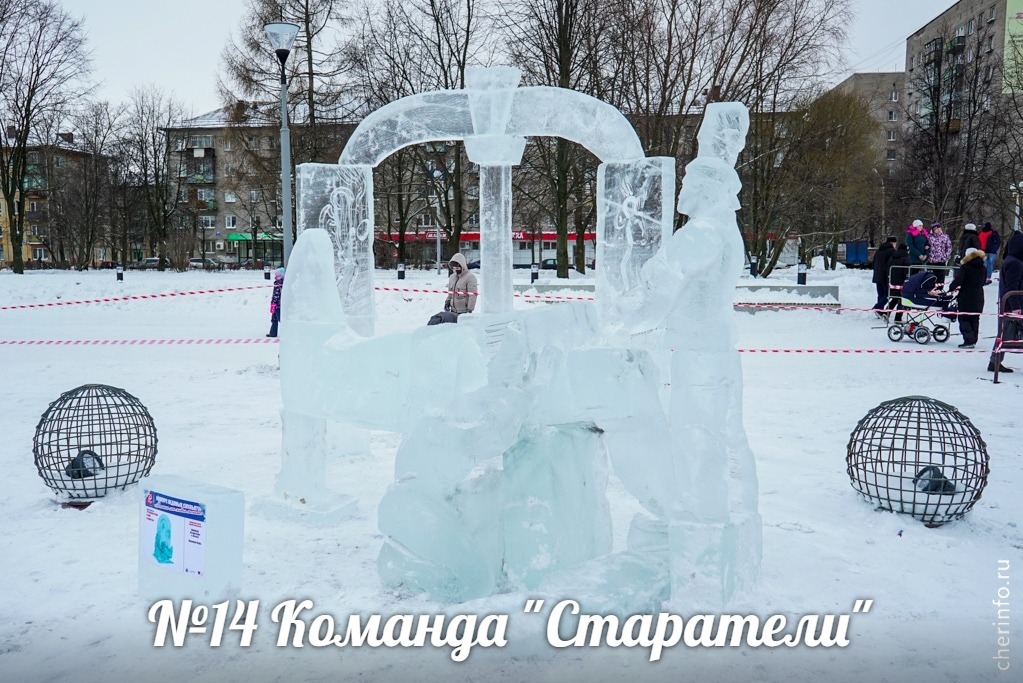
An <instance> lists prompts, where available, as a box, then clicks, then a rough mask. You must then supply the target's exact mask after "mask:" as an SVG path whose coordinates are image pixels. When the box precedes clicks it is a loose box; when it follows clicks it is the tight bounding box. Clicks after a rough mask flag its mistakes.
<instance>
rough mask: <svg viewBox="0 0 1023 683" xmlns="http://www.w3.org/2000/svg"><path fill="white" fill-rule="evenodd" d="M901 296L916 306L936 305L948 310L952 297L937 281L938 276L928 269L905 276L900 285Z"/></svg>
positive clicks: (929, 306)
mask: <svg viewBox="0 0 1023 683" xmlns="http://www.w3.org/2000/svg"><path fill="white" fill-rule="evenodd" d="M902 298H904V299H908V300H909V301H910V302H911V303H913V304H914V305H916V306H924V307H927V308H936V307H938V308H941V310H943V311H947V310H948V306H949V304H950V303H951V301H952V297H951V296H950V295H949V294H947V293H946V292H945V291H943V289H942V286H941V285H940V284H939V283H938V276H937V275H936V274H935V273H934V272H933V271H930V270H924V271H920V272H919V273H916V274H915V275H912V276H910V277H909V278H907V279H906V281H905V282H904V283H903V285H902Z"/></svg>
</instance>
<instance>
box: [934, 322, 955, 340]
mask: <svg viewBox="0 0 1023 683" xmlns="http://www.w3.org/2000/svg"><path fill="white" fill-rule="evenodd" d="M931 336H932V337H934V341H936V342H947V341H948V338H949V336H951V335H950V333H949V331H948V328H947V327H945V326H944V325H938V326H936V327H935V328H934V331H933V332H931Z"/></svg>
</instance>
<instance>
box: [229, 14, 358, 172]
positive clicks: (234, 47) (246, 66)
mask: <svg viewBox="0 0 1023 683" xmlns="http://www.w3.org/2000/svg"><path fill="white" fill-rule="evenodd" d="M342 7H343V5H342V3H341V2H340V0H250V1H249V4H248V9H247V12H246V14H245V17H244V19H243V20H242V25H241V26H240V28H239V35H238V38H237V39H236V40H232V41H230V42H229V43H228V45H227V46H226V47H225V48H224V51H223V53H222V61H223V64H224V70H225V80H222V81H221V83H220V91H221V96H222V98H223V99H224V102H225V104H226V105H227V106H228V107H232V108H233V107H236V106H237V105H238V103H239V102H242V101H247V102H249V103H254V104H255V105H256V106H257V107H258V108H259V109H260V111H261V112H262V114H263V115H265V116H266V117H267V118H269V119H271V120H277V121H278V126H279V125H280V124H279V121H280V111H279V109H280V107H279V104H278V103H279V101H280V67H279V63H278V61H277V57H276V55H275V54H274V52H273V49H272V48H271V46H270V43H269V40H268V38H267V36H266V33H265V31H264V29H263V27H264V25H265V24H267V23H270V22H276V21H286V22H291V23H294V24H297V25H298V27H299V31H298V36H297V37H296V40H295V46H294V48H293V49H292V53H291V55H290V56H289V58H288V61H287V63H286V68H287V77H288V90H289V93H288V102H289V105H290V113H289V117H290V118H291V119H292V120H293V121H295V122H296V126H295V130H294V141H293V147H292V156H293V157H294V159H296V160H297V161H298V163H304V162H307V161H313V162H325V161H333V160H336V159H337V156H338V153H339V151H340V149H339V147H340V144H341V142H342V139H341V138H340V137H339V136H340V134H341V129H339V127H338V125H337V124H338V123H341V122H344V121H348V120H350V118H351V114H352V110H353V108H354V107H355V106H356V105H355V103H354V102H355V101H354V98H353V97H352V96H351V93H350V91H349V90H348V89H347V88H345V87H344V85H345V84H344V80H343V79H344V78H345V77H346V74H347V69H349V68H350V65H349V64H348V63H347V62H346V61H345V60H344V59H343V58H342V56H343V53H342V51H341V50H340V48H339V45H340V43H341V40H342V31H343V30H344V29H345V27H346V25H347V23H348V19H347V18H346V17H345V16H344V15H343V13H342Z"/></svg>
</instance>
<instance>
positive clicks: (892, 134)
mask: <svg viewBox="0 0 1023 683" xmlns="http://www.w3.org/2000/svg"><path fill="white" fill-rule="evenodd" d="M895 140H896V135H895V131H894V130H890V131H888V142H895Z"/></svg>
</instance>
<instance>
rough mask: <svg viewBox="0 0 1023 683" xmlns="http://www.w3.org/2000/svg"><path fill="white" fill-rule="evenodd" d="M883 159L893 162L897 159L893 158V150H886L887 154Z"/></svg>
mask: <svg viewBox="0 0 1023 683" xmlns="http://www.w3.org/2000/svg"><path fill="white" fill-rule="evenodd" d="M885 158H886V159H887V160H888V161H895V159H896V158H897V157H896V156H895V150H894V149H889V150H888V152H887V154H886V155H885Z"/></svg>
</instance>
